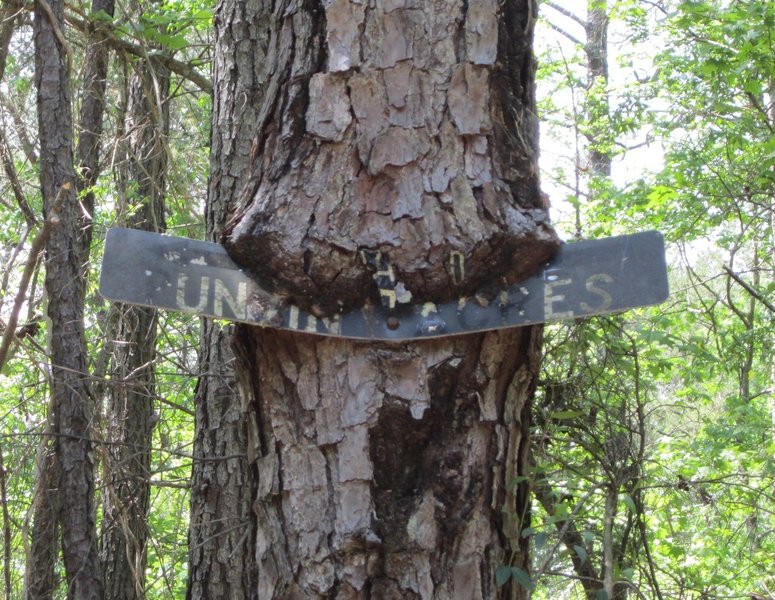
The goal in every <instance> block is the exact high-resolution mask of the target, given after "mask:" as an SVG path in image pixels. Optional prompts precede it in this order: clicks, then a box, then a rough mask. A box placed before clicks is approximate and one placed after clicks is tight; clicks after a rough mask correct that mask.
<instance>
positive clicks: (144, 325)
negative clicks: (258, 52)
mask: <svg viewBox="0 0 775 600" xmlns="http://www.w3.org/2000/svg"><path fill="white" fill-rule="evenodd" d="M154 8H155V7H154V6H153V5H151V6H149V7H148V8H147V9H146V10H143V8H142V7H135V10H137V11H138V13H139V14H138V15H136V16H134V17H133V18H134V19H136V20H137V21H140V22H143V21H148V22H150V23H152V22H153V17H154ZM164 29H165V28H164V27H162V28H161V31H162V33H163V32H164ZM157 46H158V45H157ZM155 50H156V51H161V52H163V50H160V49H159V48H158V47H157V48H155ZM153 51H154V48H153V47H152V46H149V47H148V48H147V52H148V54H149V55H152V53H153ZM128 63H129V69H130V72H131V75H130V77H129V78H128V79H125V86H126V88H125V95H124V98H123V99H122V103H121V106H122V112H123V113H124V114H121V115H120V118H123V122H124V127H123V132H122V134H123V139H122V140H121V141H120V142H119V143H120V144H121V148H122V149H123V151H122V152H121V154H120V155H119V162H118V164H117V180H118V193H119V198H120V209H119V210H120V213H119V218H118V221H119V223H121V224H123V225H124V226H127V227H131V228H135V229H142V230H144V231H154V232H157V233H161V232H164V231H165V230H166V224H165V203H164V197H165V193H166V180H167V161H168V154H169V149H168V143H167V140H168V137H169V112H170V111H169V101H170V99H169V94H170V73H169V69H168V68H167V67H166V66H165V65H164V64H163V62H162V61H159V60H156V59H155V58H153V56H149V57H148V58H144V59H139V60H129V61H128ZM108 320H109V321H112V322H111V323H110V324H109V326H110V327H112V328H113V329H112V332H111V333H112V335H111V336H110V337H109V339H110V343H111V344H112V346H113V351H112V361H111V381H112V382H113V385H111V386H110V387H109V390H108V391H109V397H108V402H107V407H106V408H107V410H106V420H107V428H106V429H107V440H106V441H107V442H108V444H107V453H106V455H105V461H104V466H103V469H104V473H105V480H106V481H105V493H104V495H103V511H104V516H103V521H102V529H103V533H102V539H101V553H102V555H103V560H104V562H105V584H106V594H107V596H108V597H109V598H113V599H115V600H119V599H130V598H143V597H144V595H145V592H144V590H145V588H146V585H145V576H146V563H147V544H148V508H149V503H150V491H151V445H152V437H153V427H154V425H155V424H156V420H157V419H158V415H157V413H156V412H155V410H154V404H155V396H156V346H157V342H156V326H157V315H156V311H155V310H153V309H151V308H147V307H133V306H122V305H117V306H116V307H115V308H114V310H112V311H111V314H110V315H109V316H108Z"/></svg>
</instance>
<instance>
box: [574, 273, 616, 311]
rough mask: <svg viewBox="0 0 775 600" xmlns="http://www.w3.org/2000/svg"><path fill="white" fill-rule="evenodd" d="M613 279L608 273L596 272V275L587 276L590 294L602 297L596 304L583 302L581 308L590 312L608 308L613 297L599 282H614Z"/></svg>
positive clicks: (587, 286)
mask: <svg viewBox="0 0 775 600" xmlns="http://www.w3.org/2000/svg"><path fill="white" fill-rule="evenodd" d="M613 280H614V278H613V277H611V276H610V275H608V274H606V273H596V274H595V275H591V276H590V277H587V281H586V284H585V287H586V288H587V291H588V292H589V293H590V294H593V295H595V296H598V297H599V298H600V303H599V304H597V305H596V306H591V305H589V304H587V303H586V302H582V303H581V309H582V310H584V311H586V312H588V313H601V312H604V311H606V310H608V308H609V307H610V306H611V302H613V298H611V294H609V293H608V292H607V291H606V290H604V289H603V288H601V287H598V284H600V283H613Z"/></svg>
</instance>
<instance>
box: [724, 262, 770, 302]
mask: <svg viewBox="0 0 775 600" xmlns="http://www.w3.org/2000/svg"><path fill="white" fill-rule="evenodd" d="M724 271H726V273H727V275H729V276H730V277H731V278H732V279H734V280H735V281H736V282H737V283H739V284H740V286H741V287H742V288H743V289H744V290H745V291H746V292H748V293H749V294H751V296H753V297H754V298H756V299H757V300H758V301H759V302H761V303H762V304H764V306H766V307H767V308H768V309H769V310H770V312H771V313H773V314H775V305H773V304H772V303H771V302H768V301H767V300H766V299H765V298H764V296H762V295H761V294H760V293H759V292H758V291H757V290H756V289H754V288H753V287H751V286H750V285H749V284H747V283H746V282H745V281H744V280H743V278H742V277H740V275H738V274H737V273H735V272H734V271H733V270H732V269H730V268H729V267H728V266H726V265H724Z"/></svg>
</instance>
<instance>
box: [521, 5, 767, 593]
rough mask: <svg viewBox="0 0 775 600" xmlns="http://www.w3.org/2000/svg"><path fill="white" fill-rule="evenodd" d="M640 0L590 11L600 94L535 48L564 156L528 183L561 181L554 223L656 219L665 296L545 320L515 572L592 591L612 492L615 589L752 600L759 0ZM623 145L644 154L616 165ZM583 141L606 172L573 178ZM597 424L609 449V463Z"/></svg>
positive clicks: (756, 497) (592, 227) (763, 546)
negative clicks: (525, 558)
mask: <svg viewBox="0 0 775 600" xmlns="http://www.w3.org/2000/svg"><path fill="white" fill-rule="evenodd" d="M649 4H651V9H648V10H647V5H646V3H633V2H610V3H609V14H610V17H611V23H612V26H613V27H614V28H615V29H616V31H617V32H618V36H613V37H617V39H620V40H625V43H624V44H623V45H622V46H618V45H615V44H612V45H609V51H610V55H609V58H611V61H612V64H616V65H617V68H614V69H612V74H613V76H612V80H611V81H609V82H608V84H607V86H606V87H604V86H603V82H601V81H595V82H594V83H593V85H591V86H587V85H586V81H585V77H584V71H583V69H584V60H585V58H584V56H583V54H582V53H580V52H579V48H578V47H576V48H569V47H568V46H567V45H561V47H562V53H558V52H557V50H556V46H554V47H549V48H547V50H546V55H545V56H548V57H550V58H551V60H548V61H545V62H544V65H543V66H542V67H541V68H540V69H539V77H542V78H543V81H544V82H545V83H544V84H543V85H544V86H545V88H544V89H545V90H547V93H546V96H547V97H549V99H547V100H546V101H545V102H544V111H545V115H546V119H545V122H546V123H547V125H548V127H547V128H546V131H548V133H549V136H550V137H551V136H562V135H566V136H567V133H568V132H571V133H572V135H573V136H574V138H575V139H574V138H572V139H568V137H565V138H562V139H563V140H564V141H563V142H562V143H561V144H560V146H561V147H564V148H576V151H575V153H574V155H573V156H571V155H567V156H565V157H564V158H563V159H562V160H558V161H555V162H556V164H557V165H558V166H555V167H553V170H552V171H551V172H550V176H549V178H548V179H549V180H554V181H557V182H558V186H557V189H558V190H561V191H560V194H562V193H567V198H568V205H569V208H568V211H569V212H570V214H571V216H572V221H571V223H570V228H571V230H572V231H573V232H574V233H576V234H581V235H584V236H587V237H596V236H601V235H610V234H612V233H625V232H631V231H636V230H642V229H659V230H661V231H662V232H663V233H664V234H665V236H666V238H667V240H668V242H669V248H668V257H669V261H670V267H671V288H672V290H673V294H672V296H671V299H670V300H669V302H668V303H666V304H665V305H663V306H662V307H658V308H654V309H650V310H648V311H643V312H642V313H640V314H629V315H627V317H626V320H618V321H617V320H600V319H596V320H591V321H583V322H580V323H574V324H567V325H561V326H553V327H552V328H549V329H548V331H547V338H546V339H547V352H546V358H545V363H544V373H543V375H542V379H543V387H542V389H541V395H539V400H538V407H537V414H536V418H535V423H536V430H535V436H536V441H537V443H536V455H535V459H534V462H535V478H534V481H533V487H534V490H535V492H536V498H537V500H538V499H540V498H542V497H543V500H542V501H539V502H537V503H536V504H537V511H536V515H535V517H534V520H533V527H534V528H535V530H536V531H541V532H542V533H544V534H545V536H547V537H546V538H543V537H542V539H541V540H540V543H539V542H538V536H537V535H533V537H532V539H533V541H534V550H535V557H534V565H535V568H536V569H537V570H538V573H537V574H534V577H537V592H539V597H547V598H549V597H557V596H558V595H559V594H560V593H561V591H562V593H563V594H571V593H578V592H580V590H581V588H582V587H584V594H585V595H586V597H587V598H589V597H596V594H598V593H600V590H598V591H595V590H594V589H592V588H594V587H595V586H594V585H584V586H582V585H581V580H580V579H576V580H575V583H574V580H569V579H567V578H566V577H567V576H568V575H571V574H575V575H576V576H578V569H579V566H578V564H579V561H580V562H582V563H584V564H587V565H589V566H591V567H592V571H593V572H594V573H595V577H597V578H598V581H597V582H596V585H598V586H602V574H603V566H602V551H603V547H604V546H605V544H606V540H605V531H606V530H605V516H606V511H610V507H609V506H607V505H606V503H605V502H604V498H605V496H606V495H608V496H610V495H611V494H612V493H613V494H615V496H616V510H615V511H614V512H613V514H614V520H613V528H612V539H611V541H612V543H613V547H614V550H615V551H614V561H615V562H618V563H619V564H616V565H614V566H615V568H614V580H615V581H619V580H621V582H622V584H623V583H624V582H625V581H626V582H629V584H630V585H632V586H633V587H634V589H637V590H639V591H640V593H641V594H642V595H643V597H662V598H668V597H669V598H701V597H734V596H737V597H742V596H748V595H750V594H760V595H763V596H764V597H767V595H768V594H772V590H773V578H772V575H771V567H770V565H769V564H768V557H770V558H769V562H771V556H772V552H773V548H772V544H771V538H772V536H769V535H767V533H768V532H770V531H772V530H773V514H775V504H774V503H773V500H775V497H773V493H772V486H771V482H772V479H773V476H774V474H773V460H772V450H773V446H774V444H773V435H774V434H773V431H775V430H774V425H773V414H774V413H773V404H774V403H775V399H774V398H773V391H772V390H773V389H775V370H774V368H773V348H774V347H775V335H774V334H773V332H774V331H775V315H774V314H773V313H772V311H771V310H770V308H768V306H767V305H766V302H768V301H769V303H770V305H771V304H772V302H773V300H772V298H773V293H772V292H773V290H775V284H773V281H774V278H773V274H774V273H775V264H773V261H774V260H775V254H774V253H773V230H772V227H773V213H774V212H775V204H773V198H775V175H774V174H773V173H775V160H773V159H774V158H775V153H774V152H773V150H774V148H775V142H773V135H772V132H773V130H775V104H774V103H775V51H773V48H774V47H773V43H772V40H773V39H775V4H773V3H772V2H766V1H763V0H741V1H735V2H722V1H715V0H714V1H710V0H708V1H678V0H676V1H674V2H666V3H660V5H661V6H662V7H663V8H664V10H660V9H659V8H658V7H657V6H656V4H653V3H649ZM636 5H637V6H636ZM640 42H643V44H644V45H643V46H638V43H640ZM614 56H615V57H616V58H612V57H614ZM644 56H645V57H646V58H644ZM621 67H626V68H625V70H624V71H621V70H620V69H621ZM628 73H629V74H630V75H629V77H628ZM560 99H564V100H565V102H563V101H561V100H560ZM606 102H608V107H607V108H608V111H607V112H606V106H605V103H606ZM589 115H595V116H594V118H593V120H592V122H587V121H586V119H587V118H588V116H589ZM603 123H604V124H605V125H606V127H608V131H607V132H606V130H605V128H603V127H601V124H603ZM638 139H641V140H645V143H646V144H647V147H649V148H651V149H652V150H651V154H652V155H654V156H656V159H654V160H652V159H651V158H647V159H645V160H643V161H642V164H643V166H644V168H643V169H641V170H640V172H635V173H628V174H626V175H620V174H618V173H617V164H621V165H622V166H626V165H627V164H628V162H627V158H626V157H629V156H630V154H629V153H627V152H626V151H625V149H626V148H627V147H628V146H639V145H640V143H642V142H636V143H635V144H632V143H631V140H638ZM601 142H602V143H601ZM592 149H595V150H598V151H602V152H604V153H607V154H608V155H609V156H611V157H612V158H614V159H616V157H617V156H619V155H621V154H622V153H624V156H625V159H624V160H618V161H616V160H615V162H614V170H613V171H614V177H613V178H610V179H609V178H601V177H597V176H595V174H593V173H589V172H587V171H586V170H585V169H586V164H587V163H586V156H587V155H588V153H589V152H590V150H592ZM636 151H637V152H639V153H641V152H642V151H641V150H639V149H636ZM640 156H641V157H644V155H643V154H640ZM630 160H632V159H630ZM635 160H638V159H635ZM649 163H651V164H650V165H649ZM562 190H564V192H563V191H562ZM553 195H557V193H555V194H553ZM558 199H559V198H558ZM562 208H563V207H562V206H561V207H560V209H562ZM559 214H560V218H561V219H567V218H568V217H567V216H566V214H567V213H566V214H564V213H562V212H560V213H559ZM561 225H562V226H564V227H569V224H568V222H567V221H562V222H561ZM743 284H745V285H743ZM745 286H747V287H745ZM614 322H616V323H618V325H616V327H613V328H612V324H613V323H614ZM558 402H561V405H559V406H558ZM617 436H619V438H618V439H620V440H623V441H625V442H626V443H620V444H619V447H620V448H624V449H626V451H625V452H624V453H621V452H620V453H619V455H618V456H619V459H620V460H619V461H618V462H617V461H615V460H614V461H612V460H611V459H612V458H615V456H616V453H615V452H614V453H612V444H611V440H613V439H617ZM622 467H626V468H625V469H624V471H622ZM625 474H626V475H628V476H629V475H631V476H632V478H627V477H623V475H625ZM547 490H550V491H551V495H547V493H546V492H547ZM538 506H540V508H538ZM558 522H559V523H562V524H565V529H561V527H558V526H557V523H558ZM569 531H570V532H575V534H577V535H576V537H575V538H573V537H572V536H570V535H569V533H568V532H569ZM587 532H588V533H590V534H591V535H590V536H585V535H584V534H585V533H587ZM579 549H582V550H583V551H584V552H583V553H580V552H579ZM614 589H615V591H616V589H617V588H616V586H615V587H614ZM573 590H575V592H573ZM622 593H623V592H622ZM614 595H615V596H616V595H617V594H614Z"/></svg>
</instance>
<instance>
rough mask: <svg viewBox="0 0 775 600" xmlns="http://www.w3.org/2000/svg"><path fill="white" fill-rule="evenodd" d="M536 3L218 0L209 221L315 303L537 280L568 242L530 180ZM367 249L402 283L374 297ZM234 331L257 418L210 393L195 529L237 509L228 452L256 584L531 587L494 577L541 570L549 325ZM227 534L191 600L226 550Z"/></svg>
mask: <svg viewBox="0 0 775 600" xmlns="http://www.w3.org/2000/svg"><path fill="white" fill-rule="evenodd" d="M535 8H536V7H535V5H534V3H533V2H532V1H522V2H515V3H511V4H509V5H508V6H502V7H500V9H499V8H498V5H497V4H496V3H495V2H488V1H483V2H476V3H463V2H455V1H441V0H438V1H435V2H425V3H418V2H379V3H377V5H376V6H371V5H369V6H366V5H365V4H363V5H361V4H354V3H350V2H348V1H344V0H335V1H334V2H331V3H326V4H325V6H323V5H321V4H320V3H318V2H312V1H306V2H301V3H298V4H296V5H294V6H293V7H290V6H285V5H282V6H275V7H268V6H266V5H265V4H263V3H258V2H247V3H237V2H233V1H230V0H225V1H223V2H221V4H220V5H219V10H218V14H217V15H216V28H217V31H218V41H217V45H216V55H215V63H216V71H215V80H214V87H215V99H214V107H215V110H214V117H213V119H214V120H213V123H214V127H213V159H212V160H213V165H214V168H213V177H212V181H211V187H210V198H209V203H210V208H209V209H208V215H210V216H209V218H210V219H211V222H213V223H214V224H216V225H217V226H218V225H221V224H223V223H224V222H226V219H227V218H228V219H229V221H228V223H227V225H226V227H225V228H224V235H225V240H226V242H227V244H228V247H229V248H230V251H231V252H232V254H233V255H234V256H235V257H236V258H237V260H239V261H241V262H242V263H243V265H244V266H245V267H246V268H248V269H249V270H251V271H252V272H253V273H255V274H257V275H260V276H262V277H263V278H264V280H265V282H266V283H267V285H272V286H274V287H275V288H276V289H278V290H279V291H281V292H283V293H286V294H287V295H288V296H289V298H291V299H292V301H293V302H296V303H298V304H300V305H303V306H305V307H308V308H310V309H312V310H316V311H318V312H319V313H321V314H326V313H327V312H331V311H336V310H338V309H339V307H342V306H359V305H362V304H363V303H364V302H370V301H373V302H378V301H380V295H381V293H382V292H385V294H383V296H385V297H386V299H387V301H388V302H389V303H390V302H393V301H398V302H400V301H402V300H403V301H406V300H408V298H409V296H410V295H411V302H414V303H417V302H438V301H440V300H442V299H448V298H452V297H457V296H460V295H466V294H471V293H473V292H475V291H477V290H478V289H479V288H480V287H481V286H483V285H484V284H486V283H497V282H499V281H501V279H507V280H516V279H519V278H520V277H522V276H525V275H526V274H527V273H529V272H532V271H533V270H534V269H535V268H536V267H537V266H538V265H539V264H540V263H542V262H543V261H544V260H545V259H546V257H547V256H549V255H550V254H551V253H552V251H553V250H554V248H555V247H556V244H557V241H556V238H555V237H554V235H553V233H552V232H551V230H550V228H549V227H548V224H547V223H546V215H545V212H544V211H543V210H542V208H541V199H540V196H539V189H538V181H537V169H536V148H537V140H536V133H537V132H536V119H535V115H534V113H533V110H534V98H533V94H534V90H533V76H534V64H533V58H532V54H531V41H532V40H531V38H532V26H533V18H534V13H535ZM245 34H249V35H245ZM248 140H250V143H248ZM246 165H247V166H246ZM211 231H214V233H218V232H219V229H218V227H216V228H214V230H211ZM364 255H365V256H366V257H367V258H368V257H371V258H373V259H375V260H378V261H380V266H385V268H386V269H387V266H388V265H389V267H390V268H392V270H393V272H394V273H395V275H396V277H395V281H391V282H390V285H388V284H385V283H384V282H383V283H382V284H381V285H380V286H378V285H377V283H379V282H375V278H374V273H373V272H372V271H370V270H369V267H368V265H365V264H364V263H363V262H362V260H361V259H362V258H363V256H364ZM367 262H368V261H367ZM237 331H238V334H237V336H236V337H235V340H234V348H235V351H236V355H237V361H236V363H235V365H236V371H235V375H234V377H235V378H236V381H237V384H238V385H237V388H238V390H239V393H240V398H239V400H237V399H235V400H233V401H232V404H233V405H239V406H240V407H241V408H240V410H241V411H242V412H243V413H244V416H245V417H248V418H244V419H243V422H242V424H241V425H240V427H241V428H242V429H240V430H239V435H237V434H236V433H235V430H236V428H232V427H227V428H226V431H225V432H224V434H223V436H221V435H220V434H219V433H218V431H217V430H213V428H212V425H211V424H209V423H207V421H206V417H208V416H209V415H221V414H224V407H223V406H221V407H219V406H217V405H215V402H216V401H217V400H218V399H219V396H218V395H216V394H209V393H208V395H207V396H206V397H205V402H204V403H203V404H208V406H206V407H203V409H202V412H201V414H202V418H200V419H199V420H198V423H197V425H198V427H200V428H201V427H208V428H209V430H208V431H209V432H208V434H207V435H209V436H211V438H210V441H208V442H207V444H204V443H203V444H202V445H201V446H200V447H201V448H202V450H203V451H209V452H215V454H214V455H213V456H200V455H197V459H198V460H197V463H196V464H195V473H194V481H195V482H197V481H202V482H206V483H207V485H204V486H199V489H197V486H196V484H195V490H194V494H195V501H194V503H193V509H194V513H193V515H192V523H199V525H197V527H200V528H201V529H200V531H205V529H204V527H205V525H203V524H206V523H207V522H208V521H211V520H212V518H213V516H214V515H216V514H221V515H224V514H227V513H225V511H224V509H218V508H217V507H218V505H219V503H218V499H219V498H221V497H222V496H223V492H222V490H221V488H219V487H216V485H215V483H213V482H214V481H216V480H215V479H214V476H215V475H216V474H217V471H216V470H215V469H214V468H212V467H208V468H209V473H206V472H205V471H204V469H205V468H206V467H205V465H208V464H209V463H210V460H212V461H214V462H215V461H217V460H218V459H220V460H221V462H220V463H219V464H221V465H223V467H222V468H225V467H227V466H231V468H232V469H233V473H235V474H241V475H240V476H241V477H242V479H240V480H239V481H242V482H244V489H243V493H250V494H251V498H250V501H251V507H252V513H251V514H250V515H248V517H249V524H250V527H245V528H244V532H247V533H248V535H250V536H251V539H250V540H246V541H245V542H244V545H239V546H234V545H233V544H231V543H230V544H229V546H228V548H232V547H236V548H237V549H239V550H241V549H242V548H246V549H250V554H249V555H248V556H245V557H243V565H244V566H243V573H245V574H247V575H248V577H247V580H248V582H249V585H250V587H249V589H248V590H247V591H248V594H249V596H248V597H259V598H262V599H263V598H267V599H269V598H302V597H304V598H324V597H335V598H341V599H344V598H431V597H433V598H439V599H441V598H461V599H462V598H465V599H471V598H488V599H489V598H497V597H503V598H506V597H508V598H522V597H527V590H526V589H524V588H521V587H520V586H518V585H517V583H516V582H515V581H510V582H509V583H507V584H506V585H505V586H503V587H501V588H497V587H496V585H495V570H496V568H497V567H498V566H501V565H509V566H513V567H517V568H520V569H522V570H524V571H528V560H527V546H526V543H527V542H526V538H525V537H523V536H521V532H522V530H523V528H524V527H526V526H527V525H528V524H529V519H530V516H529V504H528V493H527V492H528V490H527V483H526V482H525V481H521V480H517V479H516V478H517V476H518V475H524V474H526V472H527V465H526V451H527V445H528V442H529V436H528V427H529V418H528V415H529V405H530V399H531V397H532V393H533V390H534V387H535V379H536V374H537V369H538V362H539V358H540V338H541V335H540V332H541V329H540V328H523V329H519V330H511V331H507V332H496V333H488V334H478V335H470V336H458V337H454V338H447V339H441V340H436V341H424V342H416V343H405V344H398V345H396V344H385V343H374V344H367V343H355V342H352V341H349V340H337V339H322V338H318V337H315V336H307V335H303V334H289V333H285V334H281V333H278V332H276V331H273V330H264V329H260V328H250V327H242V326H241V327H239V328H238V330H237ZM216 356H217V355H216V354H214V353H212V352H211V353H210V358H211V359H214V358H215V357H216ZM210 371H212V369H211V370H210ZM216 372H220V371H219V370H217V369H216ZM216 381H217V380H216ZM200 385H201V383H200ZM200 397H201V396H200ZM221 402H223V401H222V400H221ZM205 408H206V411H205ZM234 410H236V408H235V409H234ZM197 435H198V439H199V436H200V433H198V434H197ZM240 436H242V437H240ZM219 440H220V442H221V443H218V442H219ZM239 444H246V447H243V448H241V452H233V454H234V456H233V457H232V459H231V460H230V461H227V460H226V459H227V458H228V454H230V452H228V451H227V450H231V449H234V448H238V447H239ZM240 461H244V463H241V462H240ZM243 464H244V466H242V465H243ZM246 474H247V475H246ZM231 479H232V480H235V481H237V478H234V477H232V478H231ZM225 481H226V483H227V485H231V484H230V478H226V479H225ZM516 481H520V482H519V483H516ZM218 483H220V481H218ZM229 489H232V488H229ZM208 494H209V496H208ZM197 495H198V497H197ZM225 504H226V503H221V505H223V506H225ZM239 506H240V507H244V504H240V505H239ZM218 510H221V512H220V513H218ZM233 510H235V512H234V513H233V514H232V517H235V516H240V518H241V513H238V511H239V510H241V508H237V509H233ZM208 511H209V512H208ZM230 523H233V524H235V525H239V523H240V521H239V519H232V520H231V521H230ZM192 529H193V527H192ZM213 530H214V529H213V528H211V529H210V531H213ZM193 539H194V538H193V537H192V540H193ZM199 539H203V538H202V537H201V533H200V534H199ZM192 546H193V542H192ZM211 547H212V548H213V550H209V551H208V552H209V554H205V555H204V556H194V559H195V561H194V562H192V564H191V577H192V579H193V580H194V584H193V585H192V586H190V589H189V595H190V597H191V598H205V597H208V596H207V593H208V592H207V591H206V587H205V586H204V585H203V584H202V583H201V582H205V581H207V576H208V574H209V573H208V571H207V569H208V567H209V566H210V565H219V566H220V565H225V564H227V561H226V558H227V556H228V557H229V558H231V557H233V554H228V555H227V554H224V553H222V554H213V552H214V548H215V547H216V546H215V544H211ZM254 560H255V565H254V564H253V561H254ZM216 576H217V575H216ZM222 579H223V578H222V577H221V580H222ZM243 581H244V580H243ZM223 590H226V591H223ZM229 590H231V588H228V589H227V588H221V593H227V592H229ZM235 597H236V596H235ZM243 597H244V596H243Z"/></svg>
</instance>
